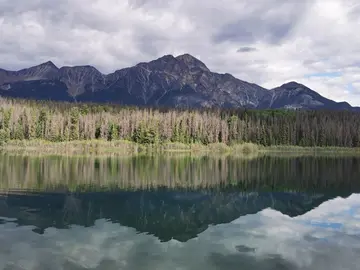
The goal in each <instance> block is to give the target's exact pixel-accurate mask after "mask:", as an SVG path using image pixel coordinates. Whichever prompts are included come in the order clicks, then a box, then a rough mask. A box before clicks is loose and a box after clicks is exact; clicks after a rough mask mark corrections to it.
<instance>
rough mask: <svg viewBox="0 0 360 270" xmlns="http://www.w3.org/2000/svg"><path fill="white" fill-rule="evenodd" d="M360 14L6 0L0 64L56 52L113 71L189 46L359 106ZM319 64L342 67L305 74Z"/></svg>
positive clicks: (237, 68) (216, 66)
mask: <svg viewBox="0 0 360 270" xmlns="http://www.w3.org/2000/svg"><path fill="white" fill-rule="evenodd" d="M359 14H360V7H359V4H358V2H357V1H356V0H327V1H322V0H316V1H295V0H294V1H286V0H269V1H250V0H243V1H236V0H223V1H215V0H209V1H182V0H170V1H164V0H129V1H121V2H119V1H117V0H73V1H67V0H59V1H55V2H54V1H48V0H34V1H25V2H24V1H21V0H0V40H1V46H0V59H1V67H2V68H7V69H20V68H24V67H28V66H30V65H35V64H38V63H40V62H45V61H48V60H51V61H53V62H54V63H55V64H56V65H58V66H62V65H83V64H91V65H94V66H95V67H97V68H98V69H99V70H101V71H102V72H104V73H108V72H112V71H114V70H116V69H120V68H123V67H126V66H130V65H134V64H136V63H138V62H143V61H150V60H152V59H154V58H157V57H160V56H162V55H165V54H175V55H178V54H182V53H190V54H192V55H194V56H197V57H199V58H200V59H201V60H202V61H203V62H204V63H206V64H207V66H208V67H209V68H210V69H211V70H213V71H216V72H221V73H231V74H233V75H234V76H236V77H239V78H240V79H243V80H248V81H250V82H254V83H257V84H260V85H262V86H264V87H268V88H273V87H276V86H279V85H281V84H283V83H284V82H287V81H292V80H295V81H298V82H300V83H303V84H305V85H307V86H309V87H310V88H312V89H314V90H316V91H318V92H319V93H320V94H323V95H325V96H326V97H328V98H331V99H335V100H337V101H342V100H346V101H349V102H350V103H351V104H352V105H360V95H359V91H358V90H357V89H358V87H357V86H356V87H355V86H354V87H348V85H356V82H358V81H359V80H360V79H359V74H360V73H359V69H360V36H359V35H356V31H355V29H358V28H359V27H360V19H359V18H360V16H358V15H359ZM239 48H240V49H239ZM246 48H248V49H246ZM249 48H256V50H252V49H251V50H250V51H251V54H247V53H239V52H245V51H249ZM319 73H340V74H342V75H341V76H339V77H336V78H333V77H331V76H321V77H319V76H315V77H314V76H310V77H309V76H307V75H308V74H319Z"/></svg>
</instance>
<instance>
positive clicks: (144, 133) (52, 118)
mask: <svg viewBox="0 0 360 270" xmlns="http://www.w3.org/2000/svg"><path fill="white" fill-rule="evenodd" d="M48 142H51V143H52V144H50V143H48ZM69 142H71V143H69ZM54 143H56V144H54ZM0 144H3V145H6V146H7V147H10V148H11V147H13V148H16V147H18V148H19V147H38V146H40V145H41V149H49V148H51V147H53V148H56V147H58V148H59V149H60V148H62V151H65V150H64V149H69V148H71V147H73V148H75V149H84V148H86V149H88V150H91V149H92V150H94V149H95V150H96V149H98V150H97V151H103V152H104V151H107V150H106V148H107V149H112V150H114V149H116V148H119V149H122V151H125V152H126V151H130V152H131V151H133V152H134V151H135V152H137V151H139V150H141V149H144V148H146V149H156V148H157V149H162V150H172V151H176V150H179V149H180V150H188V151H196V150H201V149H204V147H203V146H206V147H207V151H215V152H222V151H223V152H229V151H230V152H231V151H232V152H241V153H253V152H256V151H259V149H262V148H263V147H267V148H268V149H273V150H276V149H285V148H286V147H287V148H288V149H293V150H296V149H297V148H296V147H295V148H294V147H292V146H301V147H311V148H314V147H347V148H356V147H360V113H356V112H349V111H294V110H263V111H258V110H245V109H241V110H240V109H239V110H217V109H201V110H190V109H189V110H185V109H164V108H158V109H150V108H138V107H123V106H115V105H114V106H112V105H99V104H81V103H80V104H79V103H57V102H50V101H47V102H44V101H28V100H17V99H0ZM51 145H52V146H51ZM154 146H156V147H154ZM102 147H103V149H102V150H99V149H100V148H102ZM331 149H334V150H335V151H337V148H331ZM95 150H94V151H95ZM109 151H110V150H109Z"/></svg>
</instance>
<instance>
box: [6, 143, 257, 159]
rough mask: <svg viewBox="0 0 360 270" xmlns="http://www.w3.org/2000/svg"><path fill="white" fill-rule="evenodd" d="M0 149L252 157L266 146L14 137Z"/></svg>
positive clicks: (88, 153) (95, 153) (58, 152)
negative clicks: (16, 138)
mask: <svg viewBox="0 0 360 270" xmlns="http://www.w3.org/2000/svg"><path fill="white" fill-rule="evenodd" d="M0 150H2V151H6V152H10V151H11V152H12V153H14V152H19V153H24V154H26V153H29V154H51V155H109V156H113V155H119V156H127V155H136V154H161V153H185V154H190V153H191V154H197V153H198V154H233V155H244V156H251V155H254V154H257V153H259V152H261V151H262V150H263V149H262V147H259V146H258V145H255V144H251V143H244V144H238V145H234V146H228V145H226V144H223V143H213V144H208V145H203V144H183V143H172V142H167V143H161V144H138V143H135V142H131V141H125V140H117V141H105V140H89V141H68V142H49V141H44V140H21V141H18V140H13V141H9V142H7V143H6V144H3V145H2V146H0Z"/></svg>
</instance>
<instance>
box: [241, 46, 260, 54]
mask: <svg viewBox="0 0 360 270" xmlns="http://www.w3.org/2000/svg"><path fill="white" fill-rule="evenodd" d="M254 51H257V49H256V48H255V47H241V48H239V49H237V52H239V53H242V52H254Z"/></svg>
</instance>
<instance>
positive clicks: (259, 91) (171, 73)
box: [0, 54, 355, 110]
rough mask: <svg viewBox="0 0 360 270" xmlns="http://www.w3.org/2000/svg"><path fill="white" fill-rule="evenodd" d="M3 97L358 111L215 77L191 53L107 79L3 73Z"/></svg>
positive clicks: (79, 70) (50, 68)
mask: <svg viewBox="0 0 360 270" xmlns="http://www.w3.org/2000/svg"><path fill="white" fill-rule="evenodd" d="M0 95H1V96H8V97H19V98H32V99H41V100H44V99H45V100H47V99H50V100H59V101H80V102H111V103H118V104H124V105H138V106H142V105H147V106H170V107H222V108H240V107H241V108H258V109H267V108H304V109H320V108H324V109H346V110H353V109H355V108H352V107H351V106H350V105H349V104H347V103H337V102H334V101H332V100H329V99H326V98H324V97H322V96H321V95H319V94H318V93H316V92H315V91H313V90H311V89H309V88H307V87H306V86H304V85H301V84H298V83H295V82H290V83H287V84H284V85H282V86H280V87H278V88H275V89H272V90H267V89H265V88H263V87H261V86H259V85H256V84H253V83H248V82H246V81H242V80H239V79H237V78H235V77H233V76H232V75H230V74H227V73H226V74H219V73H215V72H211V71H210V70H209V69H208V68H207V67H206V65H205V64H204V63H203V62H201V61H200V60H198V59H196V58H195V57H193V56H191V55H189V54H184V55H179V56H177V57H174V56H172V55H165V56H163V57H160V58H158V59H156V60H153V61H150V62H147V63H139V64H137V65H135V66H133V67H129V68H124V69H120V70H117V71H115V72H114V73H111V74H108V75H105V74H102V73H100V72H99V71H98V70H97V69H96V68H94V67H92V66H75V67H62V68H58V67H56V66H55V65H54V64H53V63H52V62H46V63H43V64H40V65H38V66H34V67H31V68H28V69H22V70H19V71H7V70H3V69H0Z"/></svg>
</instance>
